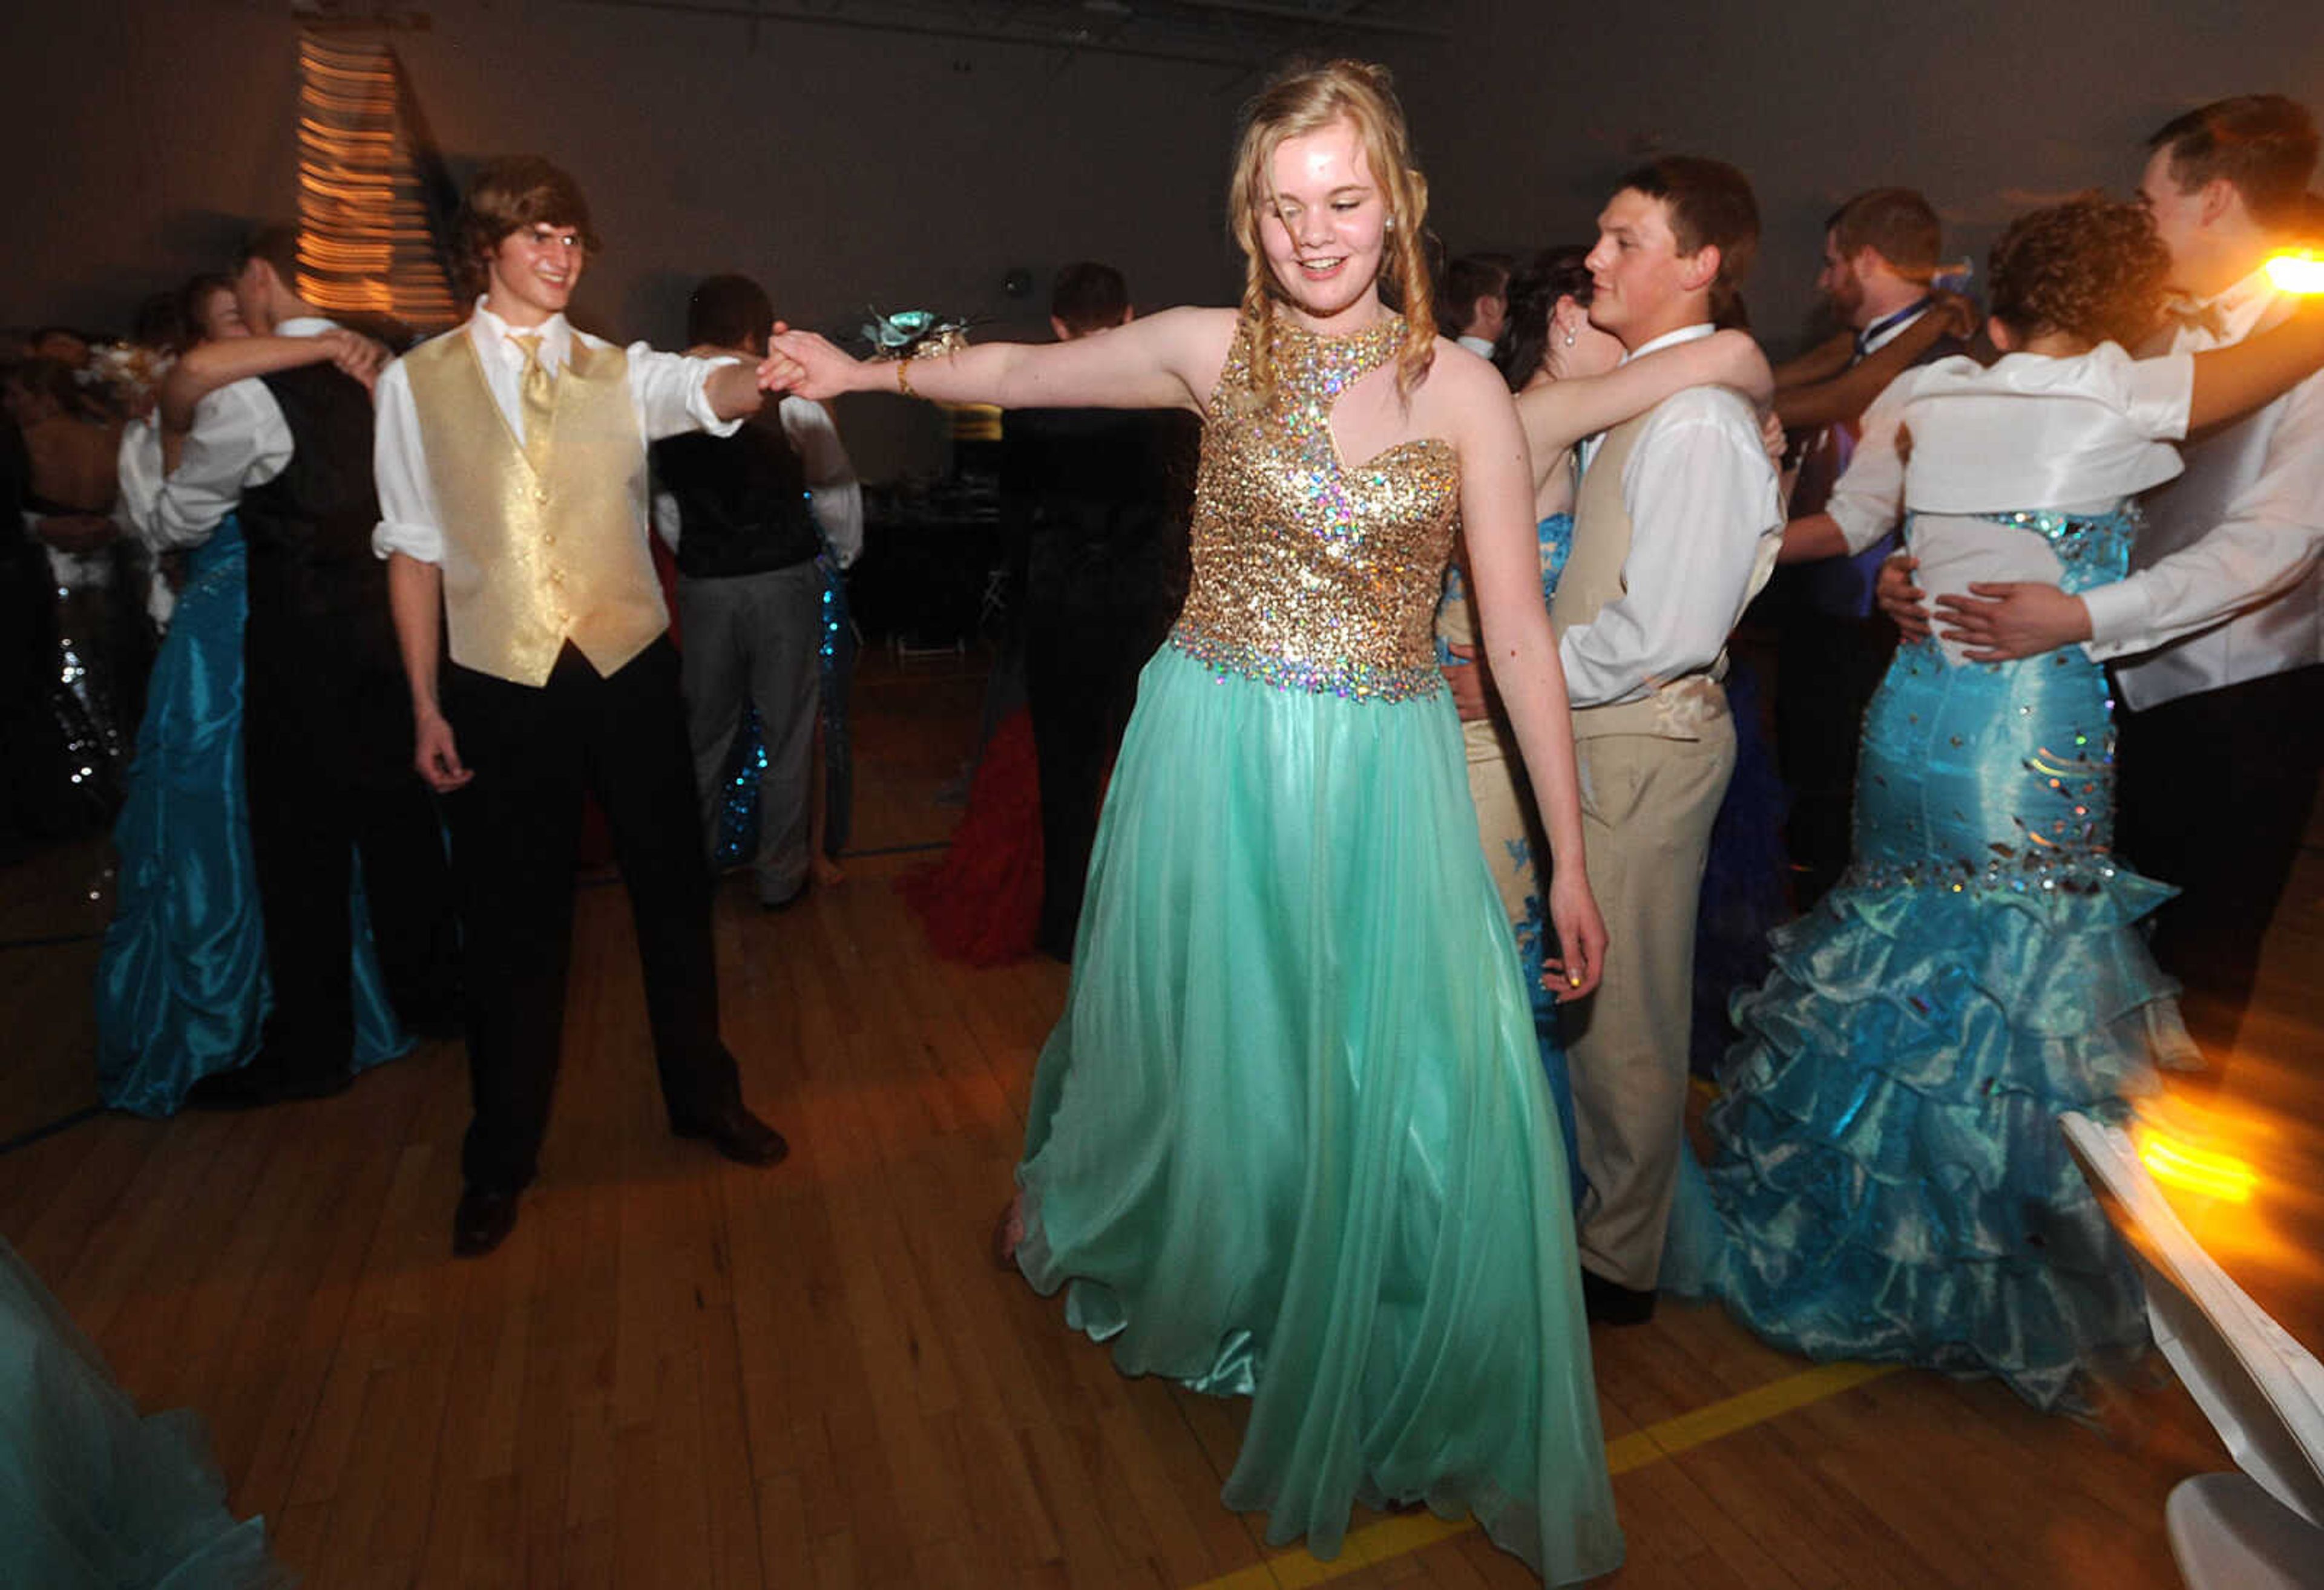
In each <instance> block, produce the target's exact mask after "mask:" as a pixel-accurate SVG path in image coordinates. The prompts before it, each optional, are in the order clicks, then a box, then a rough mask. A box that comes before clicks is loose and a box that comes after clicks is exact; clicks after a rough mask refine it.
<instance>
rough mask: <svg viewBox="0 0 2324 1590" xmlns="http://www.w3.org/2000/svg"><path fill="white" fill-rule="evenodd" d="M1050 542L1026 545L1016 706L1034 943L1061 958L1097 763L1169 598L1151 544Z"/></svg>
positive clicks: (1171, 612) (1092, 808)
mask: <svg viewBox="0 0 2324 1590" xmlns="http://www.w3.org/2000/svg"><path fill="white" fill-rule="evenodd" d="M1057 539H1058V542H1059V543H1060V544H1059V545H1056V546H1051V545H1049V544H1048V538H1036V539H1035V541H1034V544H1033V551H1032V556H1031V564H1032V568H1031V572H1030V575H1029V577H1028V598H1027V602H1026V610H1025V704H1026V709H1027V711H1028V712H1030V713H1031V715H1032V720H1033V750H1034V756H1035V758H1037V762H1038V765H1039V769H1040V781H1041V921H1040V927H1039V930H1038V931H1037V933H1036V934H1035V936H1034V942H1035V943H1036V944H1037V945H1038V946H1039V947H1040V948H1041V950H1042V951H1044V952H1045V953H1047V954H1050V955H1054V956H1056V958H1057V959H1059V960H1071V959H1073V952H1074V933H1075V931H1076V929H1077V928H1078V926H1079V924H1080V922H1081V915H1082V893H1083V889H1084V886H1085V885H1086V883H1087V881H1088V873H1089V860H1090V850H1091V849H1092V848H1093V846H1094V845H1095V844H1096V842H1097V819H1098V806H1099V803H1100V800H1101V798H1102V795H1103V791H1104V786H1105V775H1106V770H1107V769H1108V768H1109V767H1111V766H1112V765H1113V758H1114V753H1115V752H1116V751H1118V750H1120V748H1121V736H1122V731H1124V730H1125V729H1127V728H1128V727H1129V725H1130V709H1131V708H1132V707H1133V706H1135V705H1137V703H1138V676H1139V672H1140V671H1141V670H1142V669H1143V668H1144V667H1145V666H1146V664H1147V661H1148V658H1150V657H1153V655H1154V651H1155V648H1157V647H1158V646H1160V645H1161V644H1162V641H1163V639H1165V638H1166V637H1167V635H1168V634H1169V632H1170V625H1171V622H1172V620H1174V619H1175V618H1176V603H1175V602H1173V601H1172V600H1171V597H1172V594H1173V593H1172V592H1171V589H1170V587H1169V584H1168V572H1169V565H1168V561H1167V556H1157V552H1156V550H1155V549H1154V548H1151V547H1144V546H1140V545H1138V544H1135V543H1132V544H1130V545H1127V546H1123V545H1119V544H1108V543H1104V542H1099V543H1096V544H1094V545H1082V544H1077V543H1074V542H1072V541H1070V540H1069V539H1067V538H1063V537H1060V538H1057ZM1183 545H1184V543H1183V542H1181V543H1179V546H1180V547H1183ZM1169 550H1170V548H1169V547H1167V545H1166V546H1164V547H1162V548H1161V552H1162V553H1163V554H1167V552H1168V551H1169ZM1182 556H1183V554H1182ZM1125 570H1127V571H1129V572H1128V573H1127V574H1125ZM1141 574H1142V575H1143V577H1142V578H1140V577H1139V576H1140V575H1141ZM1125 587H1126V588H1125Z"/></svg>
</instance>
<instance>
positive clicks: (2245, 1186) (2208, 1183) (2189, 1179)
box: [2138, 1130, 2259, 1203]
mask: <svg viewBox="0 0 2324 1590" xmlns="http://www.w3.org/2000/svg"><path fill="white" fill-rule="evenodd" d="M2138 1157H2139V1161H2140V1163H2143V1164H2144V1165H2145V1167H2146V1168H2147V1170H2148V1171H2150V1172H2153V1176H2154V1179H2155V1180H2156V1181H2160V1182H2162V1183H2163V1185H2164V1186H2165V1187H2176V1188H2179V1189H2181V1190H2184V1191H2187V1192H2192V1193H2196V1194H2199V1196H2201V1197H2204V1198H2216V1199H2220V1200H2221V1201H2223V1202H2226V1203H2249V1202H2250V1201H2251V1197H2252V1193H2253V1191H2254V1190H2255V1189H2256V1188H2257V1187H2258V1186H2259V1175H2258V1173H2257V1172H2255V1171H2254V1170H2253V1169H2252V1168H2251V1166H2249V1165H2248V1164H2246V1163H2244V1162H2243V1161H2242V1160H2239V1159H2237V1158H2236V1156H2235V1155H2233V1154H2231V1153H2216V1152H2214V1151H2212V1150H2210V1149H2208V1148H2196V1147H2194V1146H2192V1145H2191V1144H2185V1143H2181V1142H2179V1141H2178V1140H2176V1139H2175V1138H2172V1137H2168V1136H2165V1135H2163V1134H2162V1133H2160V1132H2156V1131H2152V1130H2148V1131H2143V1132H2141V1133H2140V1134H2139V1135H2138Z"/></svg>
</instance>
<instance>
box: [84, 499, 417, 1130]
mask: <svg viewBox="0 0 2324 1590" xmlns="http://www.w3.org/2000/svg"><path fill="white" fill-rule="evenodd" d="M186 565H187V566H186V584H185V588H184V590H183V591H182V592H181V593H180V594H179V598H178V608H177V613H176V617H175V619H174V620H173V621H172V622H171V626H170V633H169V635H168V637H167V638H166V639H163V641H162V642H161V651H160V653H159V654H158V655H157V656H156V657H154V659H153V673H152V679H151V681H150V683H149V684H148V685H147V687H146V698H145V717H144V721H143V725H142V726H141V727H140V728H139V730H138V731H137V756H136V759H135V760H134V762H133V763H132V764H131V766H130V769H129V778H128V790H127V795H126V798H125V799H124V802H123V803H122V807H121V814H120V816H119V817H118V818H117V819H116V820H115V823H114V830H113V842H114V848H115V850H116V851H118V853H119V857H120V871H119V874H118V881H117V886H116V894H115V903H114V913H113V921H112V923H111V924H109V925H108V926H107V927H106V930H105V943H104V946H103V948H102V949H101V950H100V951H99V952H98V957H97V1085H98V1089H99V1091H100V1093H101V1094H102V1096H103V1097H104V1099H105V1102H106V1104H108V1105H110V1106H112V1107H114V1108H115V1109H124V1110H128V1111H131V1112H132V1113H134V1114H136V1115H141V1116H168V1115H173V1114H175V1113H176V1112H177V1109H178V1107H179V1105H180V1104H181V1103H182V1102H183V1101H184V1099H185V1096H186V1090H187V1089H189V1088H191V1087H192V1086H193V1085H194V1084H195V1083H196V1082H197V1081H199V1080H201V1079H202V1078H204V1077H206V1076H208V1075H210V1074H211V1073H212V1072H214V1071H229V1070H231V1069H233V1068H234V1067H235V1066H238V1065H241V1064H243V1063H244V1062H246V1061H248V1060H250V1059H251V1058H252V1057H253V1056H254V1055H255V1054H256V1053H257V1052H258V1043H259V1034H260V1028H261V1027H262V1025H263V1023H264V1021H265V1017H266V1012H267V1010H268V1008H269V1006H271V1004H272V991H271V988H270V986H269V982H268V977H267V969H266V933H265V924H264V922H263V919H262V918H261V916H260V914H259V905H258V879H257V873H256V869H255V864H254V862H253V860H252V859H251V850H250V807H249V804H248V802H247V799H246V798H245V795H244V788H243V752H242V630H243V624H244V620H246V619H247V617H248V616H249V612H250V598H249V587H248V584H247V579H246V565H247V557H246V554H245V552H244V547H243V539H242V530H241V527H240V526H239V525H237V524H236V523H235V520H234V519H232V518H231V517H229V518H227V519H226V520H224V521H223V522H222V523H221V524H219V526H218V527H217V530H216V531H215V532H214V533H213V534H212V535H211V537H210V538H209V539H208V540H207V541H205V542H203V543H202V544H201V545H200V546H199V547H195V548H193V549H192V551H190V552H189V553H188V554H187V558H186ZM349 908H350V909H351V910H352V911H353V912H354V913H355V974H354V975H355V1067H356V1069H357V1070H362V1069H364V1068H365V1067H368V1066H374V1065H377V1064H378V1063H380V1062H382V1061H385V1060H392V1059H393V1058H394V1057H395V1056H397V1055H399V1054H401V1053H403V1052H406V1051H408V1050H409V1049H410V1047H411V1040H410V1038H409V1037H408V1036H407V1035H406V1034H404V1032H403V1029H402V1027H401V1025H400V1024H399V1023H398V1022H397V1020H396V1016H395V1011H394V1008H393V1006H391V1005H390V1004H389V1003H388V997H387V986H386V983H385V980H384V979H383V977H382V974H381V972H380V969H379V959H378V956H377V953H376V952H375V951H374V949H373V948H372V941H371V919H370V915H369V913H368V912H366V911H365V910H364V903H363V891H362V886H361V882H360V880H359V879H358V880H356V881H355V882H354V883H353V884H351V886H350V902H349Z"/></svg>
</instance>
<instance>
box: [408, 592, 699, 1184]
mask: <svg viewBox="0 0 2324 1590" xmlns="http://www.w3.org/2000/svg"><path fill="white" fill-rule="evenodd" d="M443 696H444V711H445V716H446V717H447V720H448V721H450V723H451V725H452V732H453V736H454V738H455V740H456V741H457V744H458V747H459V751H460V757H461V759H462V761H464V762H465V763H466V765H467V767H468V768H469V769H470V771H471V772H472V773H473V774H474V775H475V777H474V779H473V780H472V781H471V782H470V783H469V784H468V786H466V788H464V789H462V790H459V791H458V792H457V793H455V794H454V795H452V796H451V797H450V798H449V800H448V801H447V806H448V808H449V810H450V813H451V819H452V863H453V870H454V873H455V875H456V877H457V880H458V883H459V890H460V908H461V914H462V921H463V923H464V924H465V925H466V929H467V957H466V960H467V974H468V1074H469V1080H470V1082H471V1085H472V1087H473V1089H474V1093H475V1118H474V1119H473V1120H472V1121H471V1123H470V1124H469V1126H468V1136H467V1142H466V1145H465V1147H464V1148H463V1151H462V1153H461V1170H462V1172H463V1174H464V1175H465V1176H466V1181H467V1184H468V1185H469V1186H470V1187H471V1188H482V1189H487V1190H493V1191H495V1192H508V1193H513V1192H515V1191H517V1190H520V1189H521V1188H522V1187H523V1186H524V1185H525V1184H526V1183H527V1182H529V1181H531V1180H532V1177H533V1172H534V1171H535V1169H536V1167H537V1164H538V1161H539V1152H540V1141H541V1137H542V1135H543V1134H544V1133H546V1131H547V1130H548V1126H549V1098H550V1094H551V1092H552V1090H553V1089H554V1087H555V1085H556V1080H557V1064H558V1055H559V1053H560V1052H561V1051H562V1049H563V1047H564V1034H565V972H566V967H567V962H568V960H570V957H571V951H572V941H573V889H574V879H573V863H574V853H575V850H576V846H577V844H578V842H579V840H580V832H581V796H582V793H583V792H584V791H585V790H586V791H587V792H588V793H590V794H592V795H595V796H596V797H597V804H599V805H600V806H602V807H603V808H604V813H605V816H606V820H607V824H608V826H609V827H610V828H611V830H612V832H613V853H614V858H615V859H616V860H617V861H618V862H619V863H620V866H621V869H622V883H623V884H624V885H625V886H626V887H627V888H628V890H629V896H630V911H631V915H632V919H633V920H634V921H635V923H636V925H637V936H638V956H639V960H641V962H642V964H643V967H644V970H645V987H646V1017H647V1021H648V1022H649V1024H650V1026H651V1028H652V1033H653V1045H654V1062H655V1064H656V1065H657V1066H658V1067H659V1071H660V1073H661V1090H662V1101H663V1103H664V1104H665V1105H666V1106H667V1107H668V1108H669V1118H670V1125H671V1126H673V1127H674V1128H677V1129H678V1130H681V1131H684V1130H689V1129H698V1128H700V1127H702V1126H705V1125H706V1124H707V1123H709V1122H710V1121H712V1120H713V1119H714V1118H715V1117H717V1116H718V1115H719V1114H720V1113H721V1112H722V1111H726V1110H730V1109H733V1108H737V1107H740V1104H741V1100H742V1084H741V1080H740V1078H739V1077H738V1075H737V1073H736V1071H735V1066H734V1057H733V1055H731V1054H729V1053H728V1052H726V1047H725V1045H724V1044H723V1043H720V1042H719V1038H718V970H717V963H716V960H715V957H714V955H713V951H712V948H711V942H710V891H711V885H710V868H709V862H708V860H707V859H706V858H705V856H704V854H703V850H702V843H701V834H702V829H701V813H700V811H699V808H698V807H697V806H696V800H695V788H694V771H693V764H692V759H691V757H690V755H689V753H688V749H687V734H686V711H685V706H684V703H683V702H682V701H681V699H680V697H679V694H678V651H677V648H675V647H673V646H672V645H671V644H670V642H669V637H667V636H664V637H663V638H662V639H659V640H656V641H655V642H654V643H653V644H652V645H651V646H650V647H648V648H646V649H645V650H644V651H643V652H641V653H640V654H639V655H638V656H637V657H635V658H633V659H632V661H631V662H630V663H628V664H627V665H626V666H623V667H622V668H620V669H618V670H617V671H615V672H614V673H613V675H612V676H610V677H600V676H598V674H597V672H596V670H595V668H593V667H592V666H590V665H589V663H588V661H587V660H586V658H584V657H582V656H581V654H580V653H579V652H577V651H576V650H574V649H573V648H571V647H570V646H567V648H565V651H564V653H563V655H561V656H560V657H558V660H557V666H556V669H555V671H554V672H553V673H552V674H551V675H550V676H549V682H548V684H547V685H541V686H539V687H535V686H531V685H512V684H510V683H508V682H507V681H506V680H503V679H496V678H493V676H490V675H486V674H479V673H476V672H474V671H472V670H470V669H467V668H463V667H460V666H457V664H455V665H451V666H447V670H446V675H445V680H444V690H443Z"/></svg>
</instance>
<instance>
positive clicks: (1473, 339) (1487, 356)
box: [1452, 336, 1493, 362]
mask: <svg viewBox="0 0 2324 1590" xmlns="http://www.w3.org/2000/svg"><path fill="white" fill-rule="evenodd" d="M1452 340H1453V341H1454V342H1456V343H1459V344H1460V345H1462V347H1464V348H1466V349H1468V350H1469V351H1470V352H1471V353H1472V354H1476V355H1477V357H1479V358H1480V359H1483V360H1486V361H1487V362H1490V361H1491V359H1492V357H1493V339H1492V338H1491V337H1489V336H1456V337H1454V338H1453V339H1452Z"/></svg>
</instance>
